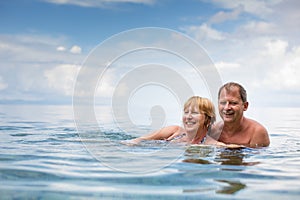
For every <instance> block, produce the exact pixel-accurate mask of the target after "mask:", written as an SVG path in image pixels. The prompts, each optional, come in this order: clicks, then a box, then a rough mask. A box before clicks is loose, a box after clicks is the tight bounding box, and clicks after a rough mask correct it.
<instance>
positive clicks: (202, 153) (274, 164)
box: [0, 105, 300, 200]
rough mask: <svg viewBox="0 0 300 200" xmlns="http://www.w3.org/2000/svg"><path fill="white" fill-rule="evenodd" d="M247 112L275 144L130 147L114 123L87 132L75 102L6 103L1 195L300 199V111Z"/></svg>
mask: <svg viewBox="0 0 300 200" xmlns="http://www.w3.org/2000/svg"><path fill="white" fill-rule="evenodd" d="M247 112H248V111H247ZM247 112H246V115H247V114H249V115H250V116H251V117H252V118H255V119H257V120H259V121H260V122H262V123H263V124H264V125H265V126H266V127H267V129H268V131H269V133H270V140H271V145H270V146H269V147H267V148H259V149H251V148H244V149H227V148H219V147H215V146H203V145H202V146H201V145H200V146H199V145H194V146H184V145H177V146H176V145H170V144H169V143H166V142H159V141H152V142H146V143H141V144H139V145H124V144H123V143H122V141H126V140H128V139H132V138H133V136H132V135H130V134H125V133H123V132H121V131H118V130H117V129H113V128H111V129H105V130H99V131H97V130H94V129H93V130H91V132H90V133H91V135H92V137H91V138H89V139H88V138H83V137H81V136H82V135H81V136H80V134H79V133H78V130H77V129H76V124H75V122H74V117H73V110H72V106H41V105H1V106H0V199H266V198H268V199H272V200H273V199H299V197H300V108H259V109H255V108H252V110H251V112H249V113H247ZM100 132H101V134H100Z"/></svg>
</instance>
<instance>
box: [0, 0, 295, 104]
mask: <svg viewBox="0 0 300 200" xmlns="http://www.w3.org/2000/svg"><path fill="white" fill-rule="evenodd" d="M299 8H300V1H298V0H251V1H249V0H236V1H234V0H186V1H179V0H160V1H158V0H10V1H0V60H1V63H0V65H1V66H0V96H1V98H0V104H72V98H73V91H74V85H75V83H76V78H77V75H78V73H79V72H80V69H81V67H82V65H83V63H84V61H85V60H86V59H87V57H88V56H89V55H90V53H91V52H92V51H93V49H95V48H96V47H97V46H99V44H101V43H103V42H104V41H106V40H107V39H109V38H111V37H112V36H114V35H116V34H119V33H122V32H124V31H128V30H132V29H136V28H143V27H159V28H164V29H169V30H174V31H176V32H178V33H182V34H184V35H187V36H188V37H190V38H191V39H193V40H194V41H196V42H197V43H199V45H201V46H202V47H203V49H204V50H205V52H207V54H208V56H209V57H210V59H211V60H212V62H213V63H214V65H215V67H216V69H217V71H218V73H219V75H220V77H221V79H222V82H223V83H225V82H229V81H235V82H239V83H241V84H242V85H243V86H244V87H245V88H246V90H247V92H248V100H249V102H250V105H254V106H257V107H259V106H270V107H272V106H279V107H282V106H283V107H299V106H300V89H299V88H300V79H299V77H300V37H299V32H300V12H299ZM174 45H176V43H175V44H174ZM110 73H111V74H112V76H111V77H107V78H106V79H105V80H106V81H104V83H103V84H104V85H103V87H106V89H112V88H113V85H111V83H110V81H109V80H110V78H112V77H115V76H116V74H113V73H114V71H113V70H112V71H111V72H110ZM187 76H188V75H187ZM154 89H155V88H152V90H154ZM158 90H159V89H158ZM154 92H155V91H154ZM157 92H158V93H159V94H161V95H163V94H164V93H163V92H161V91H157ZM200 95H201V94H200ZM136 98H138V97H136Z"/></svg>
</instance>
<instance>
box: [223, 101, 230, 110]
mask: <svg viewBox="0 0 300 200" xmlns="http://www.w3.org/2000/svg"><path fill="white" fill-rule="evenodd" d="M224 108H225V109H230V108H231V106H230V103H229V102H228V101H227V102H226V103H225V106H224Z"/></svg>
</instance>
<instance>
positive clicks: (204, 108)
mask: <svg viewBox="0 0 300 200" xmlns="http://www.w3.org/2000/svg"><path fill="white" fill-rule="evenodd" d="M190 106H191V107H194V106H195V107H198V108H199V111H200V112H201V113H203V114H205V122H204V126H210V125H212V124H213V123H214V122H215V121H216V113H215V107H214V104H213V103H212V102H211V101H210V100H209V99H207V98H204V97H199V96H192V97H190V98H189V99H188V100H187V101H186V102H185V104H184V110H186V109H188V107H190Z"/></svg>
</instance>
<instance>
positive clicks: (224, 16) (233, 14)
mask: <svg viewBox="0 0 300 200" xmlns="http://www.w3.org/2000/svg"><path fill="white" fill-rule="evenodd" d="M242 11H243V6H238V7H236V8H234V9H233V10H232V11H229V12H224V11H220V12H218V13H217V14H215V15H214V16H212V17H211V18H210V19H209V23H211V24H217V23H221V22H224V21H228V20H236V19H237V18H238V17H239V15H240V14H241V13H242Z"/></svg>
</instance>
